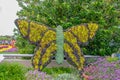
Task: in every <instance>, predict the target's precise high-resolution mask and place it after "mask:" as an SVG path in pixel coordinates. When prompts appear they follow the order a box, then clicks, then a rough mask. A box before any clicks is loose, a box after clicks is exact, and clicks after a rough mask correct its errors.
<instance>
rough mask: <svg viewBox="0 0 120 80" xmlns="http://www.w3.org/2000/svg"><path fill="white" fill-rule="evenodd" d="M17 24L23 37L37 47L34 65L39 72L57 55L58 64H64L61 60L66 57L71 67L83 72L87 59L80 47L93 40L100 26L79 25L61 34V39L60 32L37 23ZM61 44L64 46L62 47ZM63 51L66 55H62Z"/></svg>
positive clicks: (17, 21) (18, 22)
mask: <svg viewBox="0 0 120 80" xmlns="http://www.w3.org/2000/svg"><path fill="white" fill-rule="evenodd" d="M15 24H16V25H17V27H18V29H19V31H20V33H21V34H22V36H23V37H24V38H26V39H28V40H29V41H30V42H31V43H32V44H34V45H36V49H35V53H34V56H33V59H32V64H33V66H34V68H35V69H38V70H42V69H43V68H44V67H45V66H47V65H48V64H49V63H50V61H51V59H52V57H53V56H55V55H56V56H57V58H56V60H57V59H58V63H61V62H62V60H61V59H62V58H63V57H64V55H65V57H66V60H67V61H68V62H69V63H70V64H71V65H73V66H75V67H76V68H77V69H78V70H81V69H82V68H83V65H84V62H85V59H84V55H83V53H82V51H81V49H80V46H81V45H83V44H86V43H87V42H88V40H89V39H92V38H93V36H94V35H95V32H96V30H97V29H98V25H97V24H94V23H89V24H87V25H85V24H82V25H77V26H73V27H71V28H69V29H67V30H65V31H63V32H62V33H61V34H63V37H62V38H61V37H58V36H61V35H59V34H60V33H59V32H58V33H59V34H57V33H56V30H55V29H52V28H49V27H47V26H45V25H42V24H38V23H36V22H32V21H31V22H30V21H27V20H21V19H17V20H16V21H15ZM59 39H60V40H59ZM61 44H63V46H62V47H61V46H60V45H61ZM59 48H61V49H59ZM60 50H61V51H60ZM62 51H63V54H64V55H62ZM61 56H63V57H61ZM60 60H61V61H60Z"/></svg>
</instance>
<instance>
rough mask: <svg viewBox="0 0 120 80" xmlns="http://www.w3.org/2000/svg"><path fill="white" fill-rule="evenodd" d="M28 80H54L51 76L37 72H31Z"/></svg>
mask: <svg viewBox="0 0 120 80" xmlns="http://www.w3.org/2000/svg"><path fill="white" fill-rule="evenodd" d="M26 80H53V79H52V77H51V76H50V75H47V74H46V73H44V72H40V71H37V70H34V71H29V72H28V73H27V74H26Z"/></svg>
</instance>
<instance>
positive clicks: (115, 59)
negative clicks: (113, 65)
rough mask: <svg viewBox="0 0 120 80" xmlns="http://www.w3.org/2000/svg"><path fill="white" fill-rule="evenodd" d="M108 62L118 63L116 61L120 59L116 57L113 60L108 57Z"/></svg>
mask: <svg viewBox="0 0 120 80" xmlns="http://www.w3.org/2000/svg"><path fill="white" fill-rule="evenodd" d="M106 60H107V61H109V62H116V61H118V60H119V58H118V57H114V58H112V57H107V58H106Z"/></svg>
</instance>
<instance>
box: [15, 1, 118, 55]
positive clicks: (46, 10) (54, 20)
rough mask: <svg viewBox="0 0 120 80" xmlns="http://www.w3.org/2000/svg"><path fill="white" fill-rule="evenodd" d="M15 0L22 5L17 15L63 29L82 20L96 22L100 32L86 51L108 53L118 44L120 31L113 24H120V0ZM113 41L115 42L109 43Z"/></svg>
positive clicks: (96, 53) (89, 52)
mask: <svg viewBox="0 0 120 80" xmlns="http://www.w3.org/2000/svg"><path fill="white" fill-rule="evenodd" d="M17 1H18V3H19V6H20V7H21V8H22V9H21V10H20V11H18V13H17V15H18V16H19V18H23V19H28V20H32V21H36V22H40V23H43V24H46V25H48V26H50V27H56V26H57V25H61V26H62V27H63V28H64V29H66V28H68V27H71V26H73V25H78V24H81V23H88V22H95V23H97V24H98V25H99V31H98V32H97V34H96V37H95V39H94V41H90V44H89V46H87V47H86V48H83V51H84V53H85V54H92V55H102V56H103V55H110V54H111V53H113V52H116V51H117V49H118V47H120V46H119V45H120V43H119V42H120V38H119V34H120V31H119V30H117V29H115V28H113V27H112V26H118V25H120V18H119V17H120V8H119V7H120V1H119V0H44V1H40V0H34V1H31V0H17ZM114 29H115V30H114ZM112 43H114V45H111V44H112ZM25 50H27V48H26V47H25Z"/></svg>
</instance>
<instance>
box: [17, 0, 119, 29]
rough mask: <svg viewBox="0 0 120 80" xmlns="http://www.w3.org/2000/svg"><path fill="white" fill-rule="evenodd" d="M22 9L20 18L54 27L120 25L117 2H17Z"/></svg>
mask: <svg viewBox="0 0 120 80" xmlns="http://www.w3.org/2000/svg"><path fill="white" fill-rule="evenodd" d="M17 1H18V3H19V6H20V7H21V8H22V9H21V10H20V11H19V12H18V13H17V14H18V16H19V17H20V18H27V19H29V20H33V21H37V22H41V23H44V24H46V25H49V26H51V27H54V26H56V25H61V26H63V27H64V28H68V27H70V26H72V25H76V24H80V23H88V22H95V23H98V24H99V25H100V26H102V27H106V28H107V27H110V26H113V25H118V24H119V23H120V19H119V18H118V17H119V13H120V12H119V8H118V7H119V6H120V5H119V3H120V1H118V0H109V1H107V0H99V1H98V0H62V1H61V0H44V1H40V0H35V1H31V0H17Z"/></svg>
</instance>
